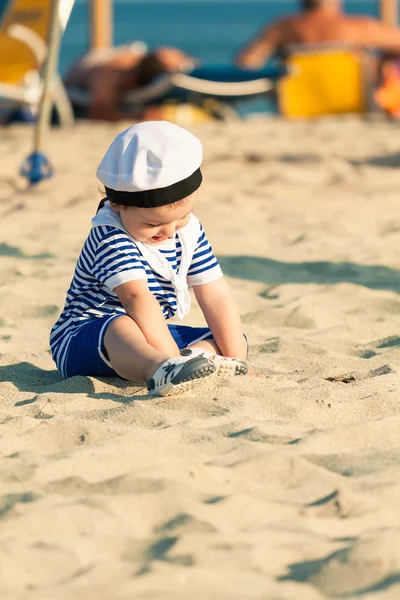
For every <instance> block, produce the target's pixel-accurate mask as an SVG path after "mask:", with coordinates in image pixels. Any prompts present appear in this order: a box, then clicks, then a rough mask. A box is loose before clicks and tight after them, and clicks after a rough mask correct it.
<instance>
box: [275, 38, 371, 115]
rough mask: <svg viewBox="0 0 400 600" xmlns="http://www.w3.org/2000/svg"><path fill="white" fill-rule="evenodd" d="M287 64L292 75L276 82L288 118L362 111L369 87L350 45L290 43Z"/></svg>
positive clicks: (366, 103) (367, 98)
mask: <svg viewBox="0 0 400 600" xmlns="http://www.w3.org/2000/svg"><path fill="white" fill-rule="evenodd" d="M286 64H287V66H288V69H289V70H290V72H291V74H290V75H289V76H288V77H286V78H285V79H283V80H281V81H280V82H279V85H278V103H279V109H280V112H281V114H282V115H283V116H285V117H288V118H301V117H318V116H321V115H327V114H341V113H364V112H366V111H368V110H369V107H370V86H369V83H368V80H367V76H366V70H365V67H364V64H363V62H362V61H361V59H360V55H359V54H357V53H356V51H355V50H354V49H352V48H351V47H349V46H344V45H342V44H341V45H337V44H331V45H329V46H327V45H324V46H322V47H321V46H293V47H292V48H290V49H289V52H288V57H287V59H286Z"/></svg>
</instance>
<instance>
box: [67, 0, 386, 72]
mask: <svg viewBox="0 0 400 600" xmlns="http://www.w3.org/2000/svg"><path fill="white" fill-rule="evenodd" d="M88 4H89V3H88V2H87V1H86V0H77V2H76V3H75V5H74V8H73V11H72V14H71V18H70V21H69V24H68V27H67V30H66V32H65V35H64V38H63V43H62V49H61V57H60V70H61V72H65V69H66V67H67V66H68V65H70V64H71V62H72V61H74V60H76V59H77V58H79V56H81V55H82V54H84V53H85V52H86V50H87V49H88V46H89V26H88ZM297 7H298V3H297V2H296V1H295V0H258V1H256V0H114V44H126V43H129V42H132V41H134V40H143V41H145V42H146V43H147V44H148V45H149V46H150V47H154V46H158V45H170V46H177V47H179V48H181V49H182V50H184V51H186V52H188V53H189V54H191V55H193V56H196V57H198V58H200V59H202V60H203V61H204V62H206V63H209V64H223V63H229V62H230V61H231V60H232V57H233V55H234V54H235V52H237V50H238V49H239V48H240V47H241V46H242V45H243V44H244V43H245V42H246V41H247V40H248V39H249V38H250V37H252V36H253V35H254V34H255V33H256V32H257V31H259V30H260V28H261V27H262V26H263V24H265V23H268V22H270V21H271V20H272V19H275V18H276V17H279V16H281V15H284V14H287V13H288V12H293V11H295V10H296V9H297ZM345 9H346V12H348V13H350V14H354V13H363V14H367V15H370V16H377V9H378V2H377V1H375V0H349V1H348V2H346V3H345Z"/></svg>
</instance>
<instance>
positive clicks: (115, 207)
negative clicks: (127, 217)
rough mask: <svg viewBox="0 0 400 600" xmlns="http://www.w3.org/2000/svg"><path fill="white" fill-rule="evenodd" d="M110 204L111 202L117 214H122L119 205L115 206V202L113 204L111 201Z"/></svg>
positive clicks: (111, 206)
mask: <svg viewBox="0 0 400 600" xmlns="http://www.w3.org/2000/svg"><path fill="white" fill-rule="evenodd" d="M109 202H110V208H111V209H112V210H114V211H115V212H117V213H119V212H121V207H120V205H119V204H115V202H111V200H110V201H109Z"/></svg>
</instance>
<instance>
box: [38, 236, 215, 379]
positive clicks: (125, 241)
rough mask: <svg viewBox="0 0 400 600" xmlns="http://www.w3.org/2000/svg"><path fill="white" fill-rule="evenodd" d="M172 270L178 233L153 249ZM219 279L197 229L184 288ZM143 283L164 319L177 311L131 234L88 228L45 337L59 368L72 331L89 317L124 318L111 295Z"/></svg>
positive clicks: (168, 287) (170, 289)
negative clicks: (136, 282) (123, 286)
mask: <svg viewBox="0 0 400 600" xmlns="http://www.w3.org/2000/svg"><path fill="white" fill-rule="evenodd" d="M157 248H158V250H159V251H160V252H161V253H162V254H163V255H164V256H165V258H166V259H167V260H168V262H169V263H170V265H172V267H173V269H174V271H175V272H179V267H180V264H181V256H182V247H181V242H180V239H179V236H178V234H177V233H176V235H175V239H172V240H167V241H166V242H164V243H163V244H160V245H159V246H157ZM221 276H222V271H221V268H220V266H219V264H218V261H217V259H216V258H215V256H214V254H213V251H212V248H211V246H210V243H209V242H208V240H207V237H206V234H205V232H204V231H203V228H202V227H201V225H200V235H199V237H198V240H197V244H196V247H195V251H194V253H193V257H192V260H191V262H190V267H189V269H188V273H187V279H186V280H187V284H188V285H189V286H196V285H201V284H204V283H209V282H211V281H215V280H216V279H219V278H220V277H221ZM136 279H146V280H147V283H148V286H149V290H150V291H151V293H152V294H153V295H154V296H155V297H156V299H157V300H158V303H159V304H160V307H161V309H162V311H163V314H164V316H165V318H166V319H170V318H171V317H173V316H174V315H175V313H176V310H177V301H176V292H175V289H174V286H173V285H172V284H171V282H169V281H168V280H166V279H164V278H163V277H162V276H160V275H159V274H157V273H156V272H154V271H153V270H152V269H151V268H150V265H149V264H148V262H147V261H146V260H145V258H144V257H143V256H142V254H141V253H140V251H139V249H138V247H137V245H136V244H135V242H134V240H133V239H132V238H131V237H130V235H129V234H128V233H127V232H125V231H124V230H122V229H121V228H117V227H114V226H112V225H103V226H97V227H93V228H92V229H91V231H90V233H89V236H88V238H87V240H86V242H85V244H84V246H83V248H82V251H81V254H80V256H79V259H78V262H77V265H76V268H75V273H74V276H73V279H72V283H71V286H70V288H69V290H68V292H67V298H66V303H65V306H64V309H63V311H62V313H61V315H60V317H59V318H58V320H57V322H56V323H55V325H54V327H53V329H52V331H51V334H50V347H51V351H52V355H53V358H54V360H55V362H56V364H57V366H58V368H59V369H60V370H61V372H63V369H62V368H61V365H62V364H64V363H65V359H66V356H67V354H68V346H69V341H70V340H71V338H72V337H73V335H74V334H75V333H76V331H77V329H78V328H80V327H82V326H84V325H85V324H87V323H88V322H91V321H92V320H93V319H97V318H100V317H106V316H112V315H116V314H121V315H124V314H126V312H125V309H124V307H123V306H122V304H121V302H120V301H119V299H118V296H117V294H116V293H115V292H114V291H113V290H114V289H115V288H116V287H117V286H118V285H121V284H123V283H126V282H128V281H133V280H136Z"/></svg>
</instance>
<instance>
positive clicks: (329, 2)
mask: <svg viewBox="0 0 400 600" xmlns="http://www.w3.org/2000/svg"><path fill="white" fill-rule="evenodd" d="M301 9H302V10H301V12H300V13H299V14H295V15H289V16H287V17H283V18H281V19H279V20H277V21H274V22H273V23H271V24H270V25H267V26H266V27H265V28H264V29H263V30H262V31H261V33H260V34H259V35H258V36H257V37H256V38H255V39H253V40H251V41H250V42H249V43H248V44H247V46H246V47H245V48H244V49H243V50H241V51H240V52H239V54H238V55H237V56H236V58H235V63H236V64H237V65H238V66H241V67H245V68H259V67H262V66H263V65H264V64H265V63H266V62H267V61H268V59H269V58H270V57H271V56H273V55H278V56H279V55H280V56H281V57H284V56H285V55H286V53H287V51H288V49H289V47H290V46H292V45H295V44H324V43H329V42H333V43H334V42H336V43H344V44H351V45H354V46H356V47H360V48H376V49H378V50H383V51H387V52H393V53H396V54H397V53H398V54H399V55H400V28H398V27H392V26H391V25H387V24H386V23H383V22H382V21H379V20H378V19H373V18H370V17H366V16H364V15H356V16H350V15H346V14H345V13H344V12H343V10H342V2H341V0H302V1H301Z"/></svg>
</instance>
